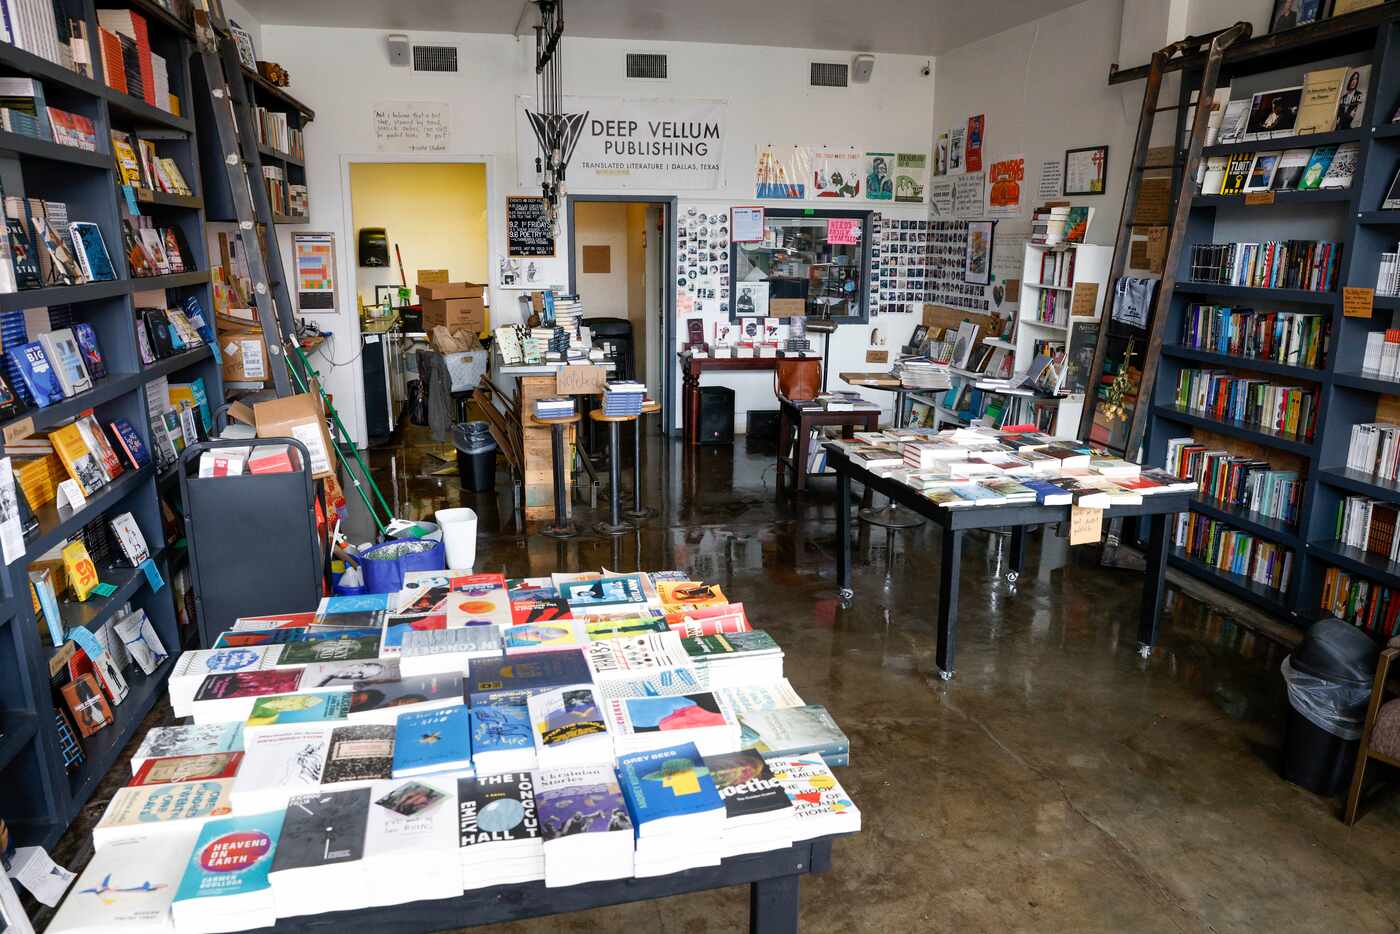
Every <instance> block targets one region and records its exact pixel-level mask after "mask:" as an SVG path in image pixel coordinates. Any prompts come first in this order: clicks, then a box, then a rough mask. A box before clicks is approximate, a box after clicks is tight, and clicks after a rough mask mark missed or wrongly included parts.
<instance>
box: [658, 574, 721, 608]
mask: <svg viewBox="0 0 1400 934" xmlns="http://www.w3.org/2000/svg"><path fill="white" fill-rule="evenodd" d="M656 591H657V594H658V596H660V598H661V607H662V609H664V610H665V611H666V612H667V613H681V612H684V611H686V610H697V609H700V608H701V607H707V606H725V605H726V604H728V603H729V600H728V598H726V597H725V595H724V591H723V590H720V589H719V586H718V585H717V584H706V583H703V582H701V581H661V582H660V583H658V584H657V585H656Z"/></svg>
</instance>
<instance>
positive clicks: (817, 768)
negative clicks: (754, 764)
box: [768, 755, 860, 821]
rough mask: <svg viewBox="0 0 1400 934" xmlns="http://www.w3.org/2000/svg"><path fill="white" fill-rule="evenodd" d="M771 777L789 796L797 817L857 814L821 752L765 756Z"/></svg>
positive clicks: (852, 803) (808, 817)
mask: <svg viewBox="0 0 1400 934" xmlns="http://www.w3.org/2000/svg"><path fill="white" fill-rule="evenodd" d="M768 767H769V768H770V769H772V771H773V777H774V778H776V779H777V780H778V783H779V784H780V785H782V786H783V790H784V791H786V792H787V794H788V797H789V798H791V799H792V806H793V811H794V814H795V816H796V817H797V819H798V820H799V821H801V820H804V819H810V818H813V817H822V816H845V815H857V816H858V815H859V813H860V812H859V811H858V810H857V809H856V806H855V802H853V801H852V800H851V798H850V796H849V795H847V794H846V789H844V788H842V787H841V783H840V782H838V781H837V780H836V776H835V775H833V774H831V767H830V766H828V765H827V764H826V763H825V762H824V761H823V760H822V757H821V756H818V755H801V756H774V757H772V758H769V759H768Z"/></svg>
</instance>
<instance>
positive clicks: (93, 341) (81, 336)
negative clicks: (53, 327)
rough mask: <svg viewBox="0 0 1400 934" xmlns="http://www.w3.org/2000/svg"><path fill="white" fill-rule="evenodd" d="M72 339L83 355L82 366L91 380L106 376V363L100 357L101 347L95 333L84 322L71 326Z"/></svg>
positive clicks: (90, 326)
mask: <svg viewBox="0 0 1400 934" xmlns="http://www.w3.org/2000/svg"><path fill="white" fill-rule="evenodd" d="M73 337H74V339H75V340H77V342H78V350H79V351H81V352H82V355H83V365H84V366H86V367H87V371H88V375H89V376H91V377H92V378H93V379H102V378H103V377H104V376H106V375H107V361H106V360H105V359H103V357H102V346H101V345H100V344H98V342H97V332H96V331H94V330H93V329H92V325H90V324H88V323H87V322H86V321H79V322H78V323H77V324H75V325H73Z"/></svg>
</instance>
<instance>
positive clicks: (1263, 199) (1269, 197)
mask: <svg viewBox="0 0 1400 934" xmlns="http://www.w3.org/2000/svg"><path fill="white" fill-rule="evenodd" d="M1244 203H1245V204H1247V205H1249V206H1251V207H1253V206H1254V205H1260V204H1273V203H1274V193H1273V192H1272V191H1250V192H1246V193H1245V196H1244Z"/></svg>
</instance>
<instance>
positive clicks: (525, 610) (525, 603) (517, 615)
mask: <svg viewBox="0 0 1400 934" xmlns="http://www.w3.org/2000/svg"><path fill="white" fill-rule="evenodd" d="M508 587H509V594H510V614H511V620H512V622H514V623H515V624H516V625H517V626H519V625H523V624H525V623H543V622H548V621H550V620H556V619H568V618H569V605H568V604H567V603H565V602H564V600H563V599H562V598H561V597H560V596H559V591H558V589H557V588H556V587H555V586H554V582H553V581H551V580H550V579H549V578H548V577H526V578H517V579H514V580H511V581H509V582H508Z"/></svg>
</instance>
